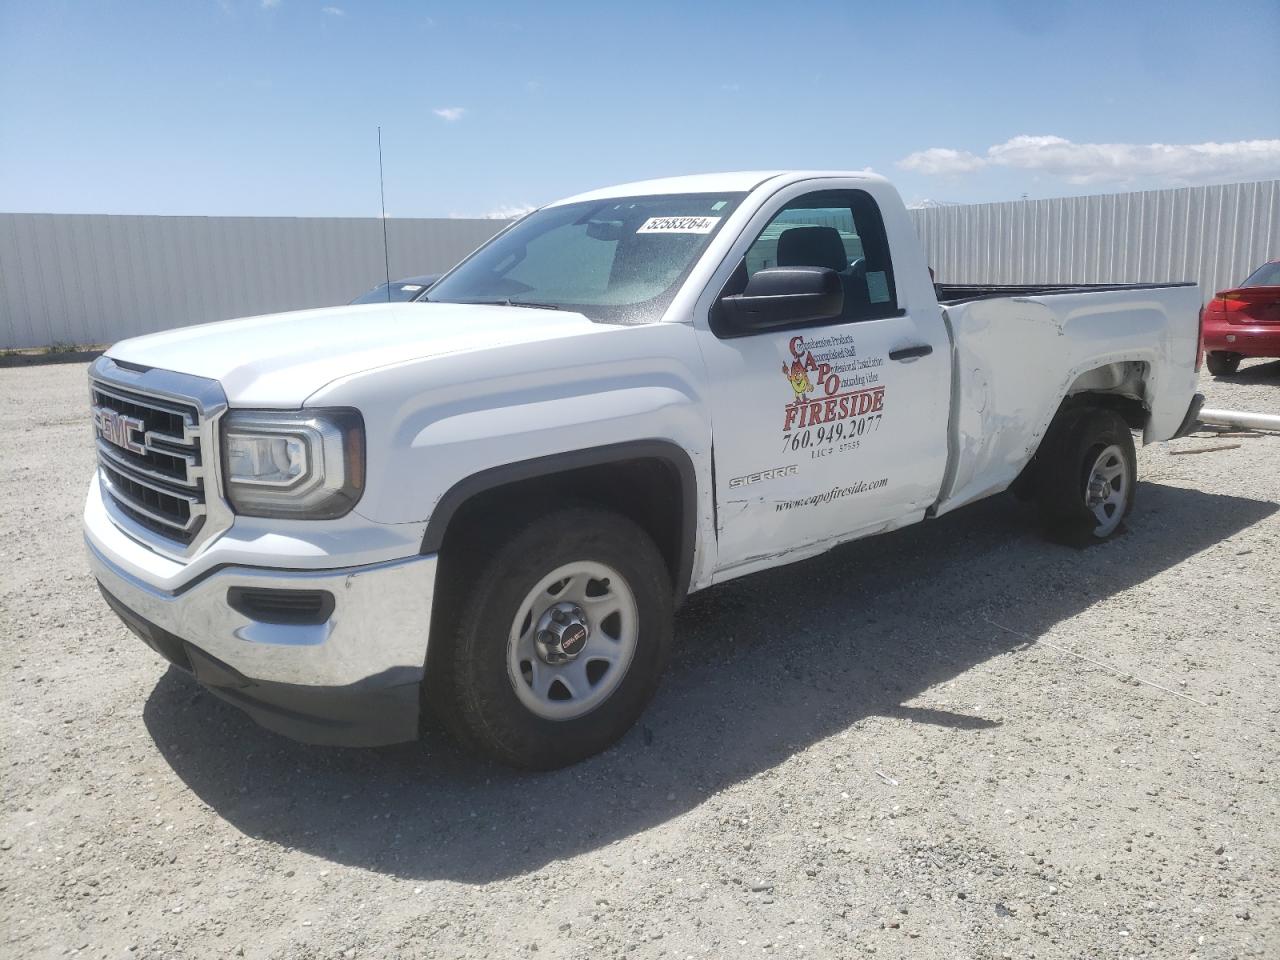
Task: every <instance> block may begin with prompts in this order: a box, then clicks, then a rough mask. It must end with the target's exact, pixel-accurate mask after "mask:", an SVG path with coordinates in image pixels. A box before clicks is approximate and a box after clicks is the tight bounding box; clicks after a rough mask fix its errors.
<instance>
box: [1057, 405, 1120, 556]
mask: <svg viewBox="0 0 1280 960" xmlns="http://www.w3.org/2000/svg"><path fill="white" fill-rule="evenodd" d="M1137 464H1138V458H1137V455H1136V453H1135V451H1134V447H1133V434H1132V433H1131V432H1130V430H1129V425H1128V424H1127V423H1125V421H1124V420H1123V419H1122V418H1121V417H1120V416H1119V415H1118V414H1116V413H1114V412H1113V411H1111V410H1104V409H1100V408H1097V407H1083V408H1080V409H1078V410H1072V411H1069V412H1068V413H1066V414H1064V415H1063V416H1062V418H1061V419H1060V420H1059V421H1058V422H1057V423H1056V424H1054V426H1053V427H1052V428H1051V429H1050V431H1049V435H1048V436H1047V437H1045V450H1044V455H1043V462H1042V464H1041V466H1040V470H1039V481H1040V482H1039V487H1038V491H1037V493H1038V496H1037V500H1038V506H1039V509H1040V516H1041V519H1042V520H1043V522H1044V525H1045V530H1046V532H1047V534H1048V535H1049V537H1050V538H1051V539H1054V540H1057V541H1059V542H1061V543H1068V544H1071V545H1073V546H1087V545H1089V544H1091V543H1098V542H1100V541H1102V540H1106V539H1107V538H1108V537H1111V536H1113V535H1114V534H1115V533H1116V532H1117V531H1118V530H1119V529H1120V525H1121V524H1122V523H1123V522H1124V518H1125V517H1126V516H1127V515H1128V514H1129V511H1130V510H1132V509H1133V498H1134V488H1135V486H1136V484H1137V478H1138V465H1137Z"/></svg>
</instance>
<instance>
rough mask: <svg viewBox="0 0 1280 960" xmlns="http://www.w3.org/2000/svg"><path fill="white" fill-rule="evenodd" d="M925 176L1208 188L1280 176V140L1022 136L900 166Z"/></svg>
mask: <svg viewBox="0 0 1280 960" xmlns="http://www.w3.org/2000/svg"><path fill="white" fill-rule="evenodd" d="M898 166H899V167H901V168H902V169H904V170H913V171H915V172H917V173H925V174H958V173H971V172H973V171H975V170H980V169H982V168H983V167H990V166H996V167H1013V168H1016V169H1019V170H1036V171H1042V172H1044V173H1048V174H1051V175H1053V176H1057V177H1062V178H1063V179H1065V180H1066V181H1067V182H1068V183H1075V184H1088V183H1102V182H1123V181H1126V180H1134V179H1139V178H1150V179H1155V180H1162V181H1166V182H1168V183H1175V184H1183V183H1208V182H1210V181H1214V180H1249V179H1254V178H1264V177H1271V176H1274V175H1275V172H1276V171H1277V170H1280V140H1237V141H1234V142H1230V143H1213V142H1209V143H1187V144H1169V143H1145V144H1144V143H1073V142H1072V141H1070V140H1066V139H1064V138H1063V137H1054V136H1028V135H1026V134H1024V135H1022V136H1017V137H1014V138H1012V139H1011V140H1007V141H1005V142H1004V143H999V144H996V145H995V146H992V147H989V148H988V149H987V151H986V153H985V154H984V155H982V156H979V155H977V154H973V153H968V152H967V151H964V150H950V149H947V148H945V147H932V148H930V149H928V150H920V151H918V152H916V153H912V154H910V155H908V156H906V157H904V158H903V159H902V160H900V161H898Z"/></svg>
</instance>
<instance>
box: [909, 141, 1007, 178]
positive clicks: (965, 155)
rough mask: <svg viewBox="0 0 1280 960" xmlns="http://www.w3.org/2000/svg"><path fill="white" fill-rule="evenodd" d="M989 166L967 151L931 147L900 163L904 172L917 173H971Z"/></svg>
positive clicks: (980, 158) (913, 154)
mask: <svg viewBox="0 0 1280 960" xmlns="http://www.w3.org/2000/svg"><path fill="white" fill-rule="evenodd" d="M986 165H987V161H986V160H983V159H982V157H978V156H975V155H974V154H972V153H969V152H968V151H965V150H948V149H947V148H946V147H930V148H929V149H928V150H919V151H917V152H916V153H912V154H909V155H908V156H906V157H903V158H902V159H901V160H899V161H898V166H900V167H901V168H902V169H903V170H914V171H915V172H916V173H969V172H971V171H973V170H979V169H981V168H982V167H985V166H986Z"/></svg>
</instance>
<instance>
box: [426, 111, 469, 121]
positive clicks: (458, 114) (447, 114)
mask: <svg viewBox="0 0 1280 960" xmlns="http://www.w3.org/2000/svg"><path fill="white" fill-rule="evenodd" d="M431 112H432V113H434V114H435V115H436V116H437V117H441V118H443V119H445V120H448V121H449V122H450V123H453V121H455V120H461V119H462V115H463V114H464V113H466V112H467V108H466V107H436V108H435V109H434V110H432V111H431Z"/></svg>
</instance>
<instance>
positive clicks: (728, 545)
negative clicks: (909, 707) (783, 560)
mask: <svg viewBox="0 0 1280 960" xmlns="http://www.w3.org/2000/svg"><path fill="white" fill-rule="evenodd" d="M842 184H843V186H842ZM851 184H852V182H851V181H823V182H822V185H823V186H824V187H825V189H820V190H815V189H814V186H816V184H813V183H812V182H811V183H810V184H808V185H806V184H800V185H796V186H793V187H791V188H789V189H788V190H786V191H783V192H782V193H781V194H780V195H779V196H778V197H777V198H775V200H774V202H773V203H772V204H770V205H769V206H768V207H766V208H765V209H764V210H762V211H761V213H760V214H759V215H758V216H757V218H756V220H755V221H753V224H752V226H751V227H749V228H748V229H747V231H746V232H745V234H744V237H743V238H742V239H741V240H740V241H739V243H738V245H736V246H735V247H734V248H733V252H731V254H730V260H731V261H732V263H731V264H728V265H727V268H728V269H730V270H731V272H730V274H729V276H728V280H727V281H726V282H725V283H724V286H723V288H722V289H721V290H720V296H724V295H733V294H741V293H742V292H743V291H744V290H746V289H747V281H748V280H749V279H750V278H751V277H752V276H753V275H754V274H756V273H757V272H758V271H760V270H764V269H768V268H770V267H779V266H781V267H798V266H805V267H820V268H827V269H829V270H832V271H835V273H836V274H837V275H838V276H839V280H840V285H841V287H842V288H843V294H844V296H843V309H842V311H841V313H840V315H839V316H834V317H830V318H827V319H822V320H818V321H814V320H807V321H804V322H799V323H795V324H784V325H782V326H774V327H770V328H767V329H750V328H742V327H736V328H735V327H734V326H733V325H732V324H731V323H728V322H727V321H726V318H725V316H724V313H723V312H722V311H720V312H718V311H717V309H716V307H715V306H713V307H712V309H711V311H710V316H709V320H708V325H707V327H706V328H704V329H699V331H698V334H699V338H700V340H699V342H700V346H701V349H702V353H703V357H704V359H705V361H706V364H707V367H708V374H709V379H710V384H711V388H710V389H711V397H710V403H711V410H712V429H713V436H714V459H715V488H716V489H715V496H716V504H717V536H718V554H719V561H718V564H717V566H718V571H717V579H727V578H728V577H732V576H737V575H739V574H742V573H747V572H750V571H751V570H753V569H759V568H762V567H767V566H773V565H776V564H777V562H778V557H779V556H782V555H784V554H794V555H796V556H803V555H806V554H809V553H818V552H821V551H822V550H824V549H826V548H827V547H829V546H831V545H833V544H834V543H837V542H839V541H841V540H847V539H851V538H853V537H856V536H859V535H862V534H866V533H870V532H874V531H875V530H877V529H887V528H890V527H892V526H897V525H901V524H903V523H906V522H910V521H914V520H918V519H921V518H922V517H923V514H924V511H925V509H926V508H927V507H928V506H929V505H930V504H931V503H932V502H933V500H934V498H935V497H936V496H937V494H938V491H939V489H940V487H941V484H942V478H943V473H944V471H945V469H946V461H947V433H946V431H947V417H948V411H949V403H950V358H949V352H950V351H949V345H948V342H947V336H946V331H945V328H944V326H943V323H942V320H941V317H940V315H939V312H938V306H937V302H936V300H930V301H927V302H926V301H925V300H924V298H923V297H921V300H922V302H921V303H919V304H916V305H912V304H909V303H908V302H907V300H908V299H909V298H908V297H907V296H906V293H905V292H901V293H900V292H899V285H898V283H896V282H895V277H894V272H893V262H892V258H891V256H890V249H889V243H888V239H887V236H886V231H885V225H884V221H883V219H882V217H881V213H880V208H879V206H878V204H877V202H876V200H875V199H874V197H873V196H872V195H871V194H870V193H869V192H867V190H864V189H858V188H856V187H854V186H852V185H851ZM904 220H905V218H904ZM908 229H909V226H908ZM920 272H921V274H922V276H923V274H924V271H923V265H922V264H921V270H920ZM824 277H825V278H826V279H828V280H829V279H830V278H829V277H828V276H827V275H825V274H824ZM717 304H719V300H717ZM792 558H794V556H793V557H792Z"/></svg>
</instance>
